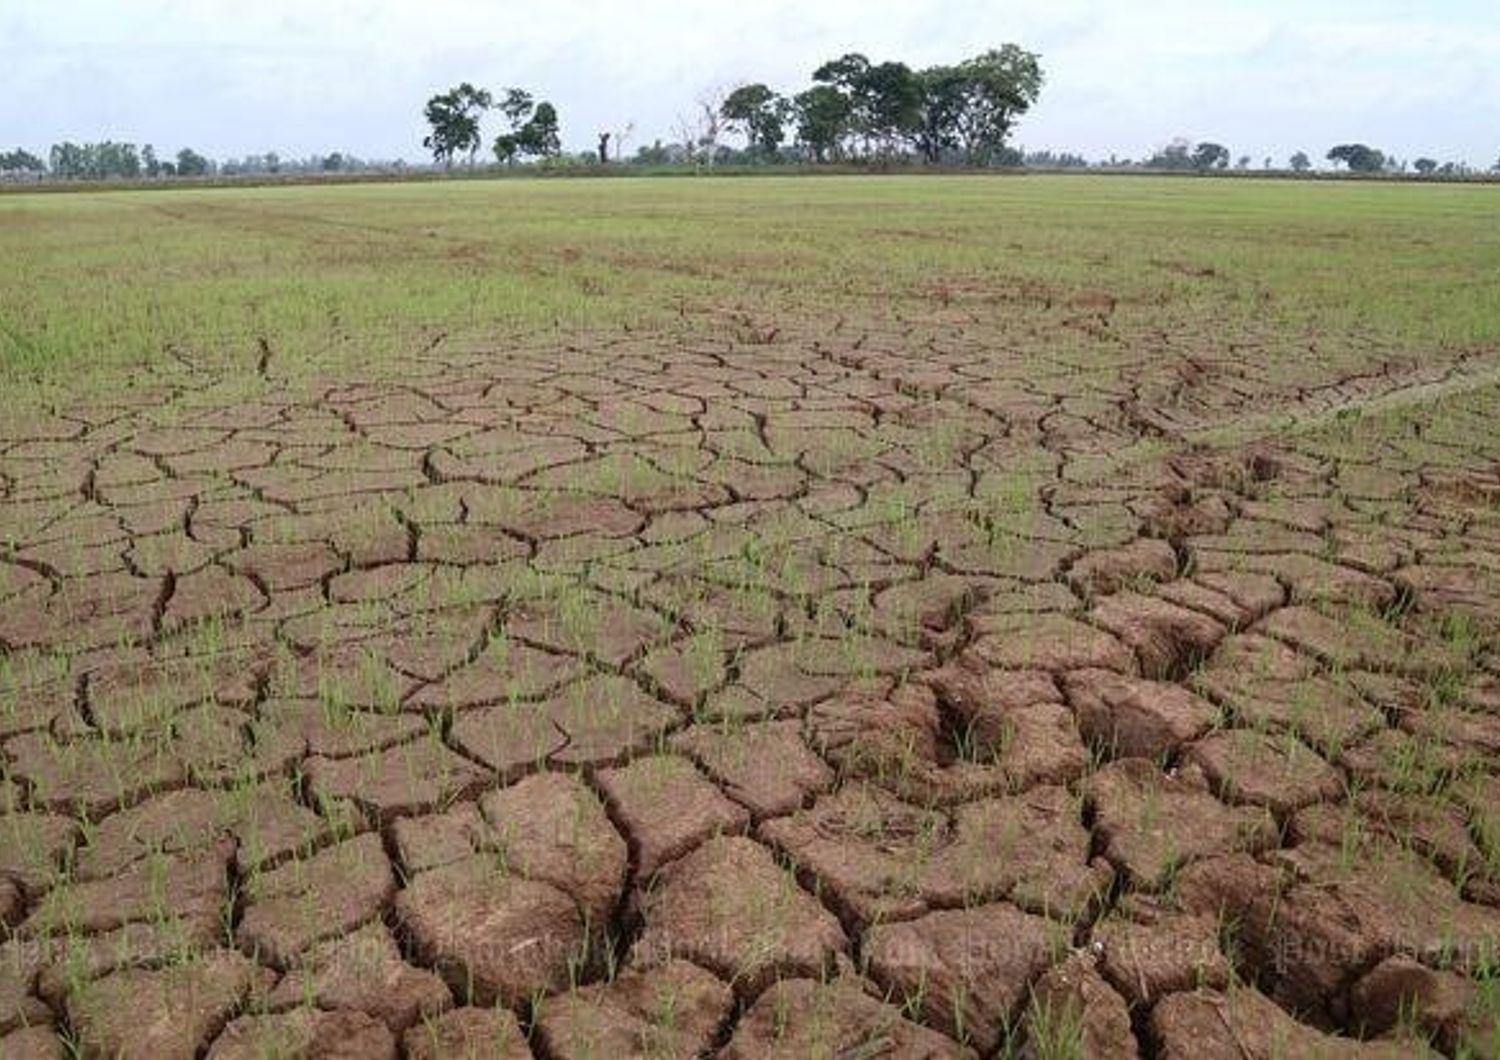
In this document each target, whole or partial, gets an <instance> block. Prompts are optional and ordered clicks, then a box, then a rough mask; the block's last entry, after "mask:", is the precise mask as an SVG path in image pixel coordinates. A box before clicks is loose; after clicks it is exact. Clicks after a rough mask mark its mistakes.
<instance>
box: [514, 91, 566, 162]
mask: <svg viewBox="0 0 1500 1060" xmlns="http://www.w3.org/2000/svg"><path fill="white" fill-rule="evenodd" d="M516 146H517V148H518V149H519V150H520V152H521V154H523V155H535V156H538V157H541V158H552V157H554V156H556V155H558V154H560V153H561V152H562V131H561V128H560V126H559V124H558V120H557V108H556V107H554V106H553V105H552V104H551V103H547V102H545V101H544V102H541V103H538V104H537V105H536V109H535V110H534V111H532V113H531V120H529V121H528V122H527V123H526V124H525V125H523V126H521V128H520V129H519V130H517V132H516Z"/></svg>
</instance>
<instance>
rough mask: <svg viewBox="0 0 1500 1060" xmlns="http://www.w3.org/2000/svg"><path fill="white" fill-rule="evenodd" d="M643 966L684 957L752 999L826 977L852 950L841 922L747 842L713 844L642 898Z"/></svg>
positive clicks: (664, 875) (674, 867)
mask: <svg viewBox="0 0 1500 1060" xmlns="http://www.w3.org/2000/svg"><path fill="white" fill-rule="evenodd" d="M640 905H641V916H642V919H643V921H644V924H645V927H644V929H643V931H642V933H641V935H640V937H639V939H637V941H636V944H635V947H634V949H633V950H632V954H633V955H634V959H635V960H636V961H637V962H638V963H645V964H650V963H656V962H659V961H663V960H667V959H669V958H672V957H682V958H686V959H688V960H691V961H693V962H694V963H695V964H701V965H702V966H704V967H706V968H709V969H711V970H712V971H713V972H714V974H715V975H718V976H719V977H720V978H722V979H724V980H725V981H727V982H729V983H730V984H731V985H732V986H733V987H734V989H735V993H736V994H737V995H739V996H740V997H743V998H747V999H750V998H754V997H756V996H757V995H759V993H760V992H761V991H762V990H764V989H765V988H766V987H767V986H768V985H770V983H771V982H773V981H774V980H776V979H779V978H784V977H789V976H811V977H818V976H821V975H822V974H823V973H824V972H825V971H826V970H827V969H829V968H831V967H832V965H833V963H834V960H835V958H836V957H837V956H838V955H840V954H843V953H845V952H846V951H847V949H848V945H849V943H848V940H847V939H846V938H845V937H844V933H843V931H842V930H841V929H840V927H839V924H838V921H837V920H836V919H834V916H833V914H832V913H829V912H828V911H827V910H826V909H824V908H823V907H822V906H821V905H819V904H818V902H817V901H816V900H815V899H814V898H813V897H812V896H811V895H809V894H807V893H806V892H804V891H803V890H801V889H800V888H799V887H798V886H797V884H796V881H795V880H793V879H792V877H791V876H790V875H789V874H788V873H787V872H786V871H785V870H783V869H782V868H781V867H780V866H778V865H777V864H776V862H775V860H774V859H773V858H772V857H771V854H770V852H769V851H767V850H766V849H765V848H764V847H762V846H760V845H759V844H757V843H754V842H752V841H751V840H749V839H744V838H740V837H720V838H718V839H711V840H709V841H708V842H707V843H705V844H704V845H703V846H701V847H699V848H698V849H697V850H695V851H693V853H691V854H689V855H688V856H687V857H685V858H683V859H682V860H681V861H677V862H674V863H672V864H671V865H670V866H668V867H667V868H666V869H665V870H664V871H662V872H661V873H660V874H659V875H658V876H657V878H656V881H655V883H654V884H653V885H652V887H651V889H650V890H649V891H647V892H646V893H645V894H643V895H642V896H641V903H640Z"/></svg>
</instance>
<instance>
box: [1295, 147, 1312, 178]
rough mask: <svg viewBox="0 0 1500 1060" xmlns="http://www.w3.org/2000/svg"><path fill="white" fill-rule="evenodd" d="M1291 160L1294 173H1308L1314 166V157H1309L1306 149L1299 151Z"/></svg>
mask: <svg viewBox="0 0 1500 1060" xmlns="http://www.w3.org/2000/svg"><path fill="white" fill-rule="evenodd" d="M1290 161H1291V165H1292V171H1293V172H1294V173H1306V172H1307V171H1308V170H1309V169H1311V168H1312V159H1310V158H1308V157H1307V152H1306V151H1298V152H1297V153H1296V154H1294V155H1293V156H1292V157H1291V160H1290Z"/></svg>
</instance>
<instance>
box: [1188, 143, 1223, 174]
mask: <svg viewBox="0 0 1500 1060" xmlns="http://www.w3.org/2000/svg"><path fill="white" fill-rule="evenodd" d="M1193 168H1194V169H1196V170H1198V171H1199V172H1200V173H1202V172H1205V171H1207V170H1210V169H1227V168H1229V148H1227V147H1225V146H1224V145H1223V144H1216V143H1212V142H1206V143H1201V144H1199V145H1198V146H1197V147H1195V148H1194V149H1193Z"/></svg>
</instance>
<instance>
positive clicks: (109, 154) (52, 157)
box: [0, 140, 405, 181]
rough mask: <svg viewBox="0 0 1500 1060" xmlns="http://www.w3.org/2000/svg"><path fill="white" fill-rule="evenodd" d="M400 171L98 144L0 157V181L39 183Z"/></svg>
mask: <svg viewBox="0 0 1500 1060" xmlns="http://www.w3.org/2000/svg"><path fill="white" fill-rule="evenodd" d="M404 168H405V163H401V162H369V161H365V160H364V159H361V158H357V157H355V156H354V155H350V154H344V153H343V152H339V151H334V152H332V153H331V154H327V155H312V156H310V157H308V158H282V157H281V155H279V154H278V153H276V152H275V151H268V152H266V153H265V154H259V155H246V156H245V157H243V158H226V159H224V160H222V161H215V160H214V159H212V158H209V157H207V156H205V155H202V154H199V153H198V152H197V151H195V150H193V149H192V148H190V147H184V148H182V149H181V150H180V151H178V152H177V153H176V154H175V155H171V156H169V157H167V158H161V157H159V156H158V155H157V152H156V149H155V148H154V147H153V146H152V145H151V144H146V145H144V146H142V147H137V146H136V145H135V144H132V143H118V142H116V141H113V140H104V141H101V142H98V143H72V142H71V141H69V142H65V143H60V144H53V145H52V148H51V150H50V151H48V153H47V157H46V158H40V157H38V156H37V155H34V154H32V153H31V152H30V151H27V150H25V149H24V148H19V147H18V148H16V149H15V150H14V151H0V179H9V180H39V179H42V178H46V177H50V178H52V179H54V180H94V181H105V180H120V181H130V180H171V179H174V178H179V177H181V178H194V177H215V176H222V177H258V176H277V175H282V174H285V175H297V176H301V175H307V174H317V173H368V172H393V171H400V170H402V169H404Z"/></svg>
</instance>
